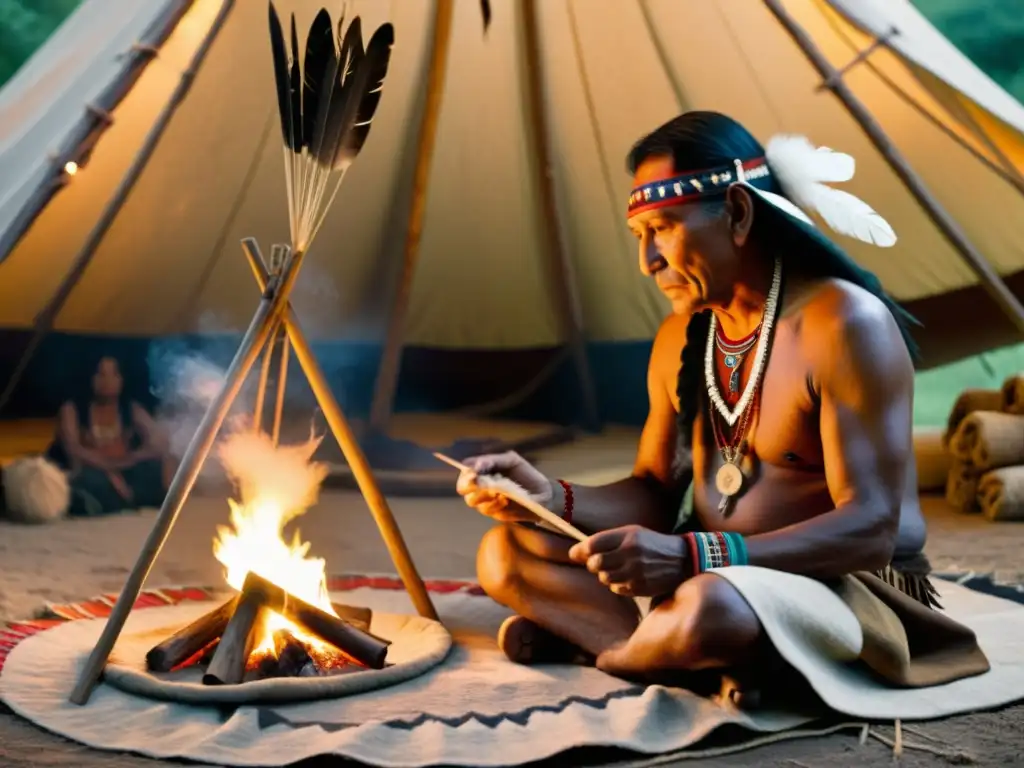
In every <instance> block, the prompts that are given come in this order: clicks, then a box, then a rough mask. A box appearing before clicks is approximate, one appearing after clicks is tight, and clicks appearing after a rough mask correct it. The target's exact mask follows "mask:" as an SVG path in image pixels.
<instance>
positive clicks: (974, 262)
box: [764, 0, 1024, 336]
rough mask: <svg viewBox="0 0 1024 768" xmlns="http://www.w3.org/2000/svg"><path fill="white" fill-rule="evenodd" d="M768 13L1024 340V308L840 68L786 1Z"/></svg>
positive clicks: (768, 0)
mask: <svg viewBox="0 0 1024 768" xmlns="http://www.w3.org/2000/svg"><path fill="white" fill-rule="evenodd" d="M764 3H765V5H766V6H767V7H768V10H769V11H771V13H772V14H773V15H774V16H775V18H776V19H777V20H778V22H779V23H780V24H781V25H782V27H783V29H785V30H786V32H788V33H789V36H790V37H791V38H793V41H794V42H795V43H796V44H797V46H798V47H799V48H800V49H801V50H802V51H803V53H804V55H805V56H806V57H807V60H808V61H810V63H811V64H812V65H813V66H814V68H815V69H817V70H818V74H819V75H821V78H822V80H824V82H825V84H826V87H828V88H829V90H831V91H832V93H834V94H835V96H836V97H837V98H838V99H839V100H840V101H841V102H842V103H843V106H845V107H846V109H847V111H848V112H849V113H850V115H851V116H852V117H853V119H854V120H856V121H857V122H858V123H859V124H860V127H861V129H862V130H863V131H864V133H865V134H867V137H868V138H869V139H870V140H871V143H872V144H874V145H875V148H876V149H878V151H879V152H880V153H881V155H882V157H884V158H885V160H886V162H888V163H889V166H890V167H891V168H892V169H893V171H894V172H895V173H896V175H897V176H898V177H899V178H900V180H901V181H902V182H903V184H904V186H905V187H906V188H907V190H908V191H909V192H910V194H912V195H913V196H914V198H915V199H916V200H917V202H918V204H919V205H920V206H921V207H922V208H923V209H924V211H925V213H927V214H928V217H929V218H930V219H931V220H932V223H934V224H935V226H936V227H938V229H939V231H940V232H941V233H942V234H943V236H944V237H945V238H946V240H947V241H948V242H949V243H950V245H952V246H953V248H954V249H956V251H957V252H959V254H960V255H961V256H962V257H963V259H964V261H966V262H967V264H968V266H969V267H970V268H971V270H972V271H973V272H974V274H975V275H977V277H978V280H979V282H980V283H981V284H982V286H983V287H984V288H985V290H986V291H987V292H988V293H989V295H990V296H991V297H992V299H993V300H994V301H995V302H996V304H998V305H999V308H1000V309H1001V310H1002V311H1003V312H1004V313H1005V314H1006V316H1007V317H1008V318H1009V319H1010V321H1011V322H1012V323H1013V325H1014V326H1015V327H1016V328H1017V330H1018V331H1020V333H1021V335H1022V336H1024V305H1021V303H1020V301H1018V300H1017V297H1016V296H1015V295H1014V294H1013V292H1012V291H1011V290H1010V289H1009V288H1008V287H1007V286H1006V283H1004V282H1003V280H1002V278H1001V277H1000V276H999V274H998V273H997V272H996V271H995V270H994V269H993V268H992V266H991V265H990V264H989V263H988V261H987V260H986V259H985V257H984V256H983V255H982V254H981V252H980V251H978V249H977V248H975V247H974V245H973V244H972V243H971V242H970V240H968V238H967V235H966V233H964V231H963V230H962V229H961V228H960V226H959V224H957V223H956V221H955V220H954V219H953V217H952V216H950V214H949V212H948V211H946V210H945V209H944V208H943V207H942V205H941V204H940V203H939V201H938V200H937V199H936V198H935V196H934V195H933V194H932V193H931V192H930V191H929V189H928V188H927V187H926V186H925V184H924V181H923V180H922V179H921V177H920V176H918V174H917V173H916V172H915V171H914V169H913V168H911V166H910V163H908V162H907V160H906V158H905V157H903V155H902V154H901V153H900V152H899V150H898V149H897V148H896V147H895V146H894V145H893V143H892V142H891V141H890V140H889V138H888V137H887V136H886V135H885V131H884V130H883V129H882V126H881V125H879V124H878V121H877V120H875V118H874V117H873V116H872V115H871V113H870V112H869V111H868V109H867V107H865V106H864V105H863V104H862V103H861V102H860V100H859V99H858V98H857V97H856V96H855V95H854V94H853V91H851V90H850V88H849V87H848V86H847V85H846V83H845V82H844V81H843V80H842V78H841V76H839V73H838V72H837V70H836V68H835V67H834V66H832V63H831V62H829V60H828V59H827V58H826V57H825V55H824V54H823V53H822V52H821V51H820V50H819V49H818V47H817V46H816V45H815V44H814V41H813V40H812V39H811V36H810V35H809V34H808V33H807V31H806V30H805V29H803V27H801V26H800V25H799V24H798V23H797V21H796V19H794V18H793V17H792V16H791V15H790V14H789V13H788V12H787V11H786V9H785V8H784V7H783V3H782V0H764Z"/></svg>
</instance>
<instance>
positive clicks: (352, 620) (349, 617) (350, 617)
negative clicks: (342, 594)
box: [331, 603, 373, 632]
mask: <svg viewBox="0 0 1024 768" xmlns="http://www.w3.org/2000/svg"><path fill="white" fill-rule="evenodd" d="M331 608H333V609H334V612H335V613H336V614H338V615H339V616H340V617H341V618H343V619H344V620H345V621H347V622H348V623H349V624H351V625H352V626H353V627H355V628H356V629H361V630H362V631H363V632H369V631H370V620H371V619H372V618H373V611H371V610H370V609H369V608H360V607H359V606H356V605H343V604H342V603H331Z"/></svg>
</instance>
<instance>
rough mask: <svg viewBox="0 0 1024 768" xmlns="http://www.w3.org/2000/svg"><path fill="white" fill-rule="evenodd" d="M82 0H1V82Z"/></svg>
mask: <svg viewBox="0 0 1024 768" xmlns="http://www.w3.org/2000/svg"><path fill="white" fill-rule="evenodd" d="M80 3H81V0H0V85H2V84H3V83H6V82H7V81H8V80H10V79H11V76H12V75H14V73H15V72H17V71H18V68H19V67H21V65H22V64H24V63H25V62H26V61H27V60H28V58H29V56H31V55H32V54H33V53H35V51H36V49H37V48H39V46H41V45H42V44H43V43H44V42H46V39H47V38H48V37H49V36H50V35H52V34H53V32H54V30H56V29H57V27H59V26H60V25H61V23H62V22H63V21H64V19H66V18H67V17H68V16H69V15H70V13H71V12H72V11H73V10H75V8H77V7H78V6H79V4H80Z"/></svg>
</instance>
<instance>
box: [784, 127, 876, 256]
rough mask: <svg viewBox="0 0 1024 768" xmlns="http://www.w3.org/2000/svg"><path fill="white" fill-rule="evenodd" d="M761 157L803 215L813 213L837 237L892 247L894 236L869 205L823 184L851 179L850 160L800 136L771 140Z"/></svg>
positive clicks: (851, 168) (840, 153) (852, 164)
mask: <svg viewBox="0 0 1024 768" xmlns="http://www.w3.org/2000/svg"><path fill="white" fill-rule="evenodd" d="M765 156H766V157H767V159H768V165H769V167H770V168H771V171H772V174H773V175H774V176H775V177H776V179H777V180H778V182H779V185H780V186H781V187H782V189H783V191H784V192H785V193H786V197H788V198H789V200H790V201H792V203H795V204H796V205H797V206H798V207H799V208H801V209H803V211H813V212H816V213H817V214H818V215H819V216H821V218H822V220H823V221H824V222H825V223H826V224H828V226H829V227H830V228H831V229H832V230H834V231H835V232H838V233H839V234H842V235H847V236H848V237H853V238H856V239H858V240H863V241H864V242H867V243H872V244H874V245H877V246H879V247H882V248H888V247H890V246H892V245H895V244H896V232H895V231H893V228H892V227H891V226H890V225H889V222H887V221H886V220H885V219H884V218H882V216H881V215H880V214H879V213H878V212H877V211H875V210H874V209H872V208H871V206H870V205H868V204H867V203H865V202H864V201H863V200H861V199H860V198H858V197H855V196H854V195H851V194H850V193H849V192H843V191H842V190H838V189H833V188H832V187H830V186H827V185H826V184H825V183H823V182H843V181H849V180H850V179H852V178H853V174H854V170H855V162H854V159H853V158H852V157H850V156H849V155H846V154H843V153H842V152H835V151H833V150H831V149H829V148H828V147H815V146H814V145H813V144H811V142H810V141H809V140H808V139H807V138H805V137H803V136H774V137H772V139H771V140H770V141H769V142H768V146H767V148H766V151H765ZM773 202H774V201H773ZM789 212H790V213H792V211H789Z"/></svg>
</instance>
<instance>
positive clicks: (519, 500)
mask: <svg viewBox="0 0 1024 768" xmlns="http://www.w3.org/2000/svg"><path fill="white" fill-rule="evenodd" d="M434 457H435V458H437V459H440V460H441V461H443V462H444V463H445V464H448V465H450V466H453V467H455V468H456V469H457V470H459V471H460V472H472V473H473V474H477V472H476V470H474V469H473V468H472V467H470V466H467V465H465V464H463V463H462V462H460V461H456V460H455V459H453V458H451V457H450V456H445V455H444V454H443V453H435V454H434ZM487 490H489V491H494V492H495V493H498V494H501V495H502V496H504V497H506V498H508V499H509V500H511V501H514V502H515V503H516V504H518V505H519V506H521V507H523V508H524V509H526V510H527V511H528V512H531V513H533V514H534V515H536V516H537V517H538V518H540V519H541V520H542V521H544V522H545V523H547V524H548V525H550V526H553V527H554V528H557V529H558V530H559V531H561V532H562V533H564V534H565V535H566V536H568V537H570V538H573V539H576V541H586V539H587V535H586V534H585V533H583V531H581V530H580V529H579V528H577V527H576V526H574V525H572V524H570V523H567V522H565V520H563V519H562V518H560V517H559V516H558V515H556V514H555V513H554V512H552V511H551V510H549V509H547V508H546V507H544V506H541V505H540V504H538V503H537V502H536V501H534V500H533V499H530V498H528V497H526V496H520V495H519V494H512V493H509V492H508V491H506V490H505V489H503V488H488V489H487Z"/></svg>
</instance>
